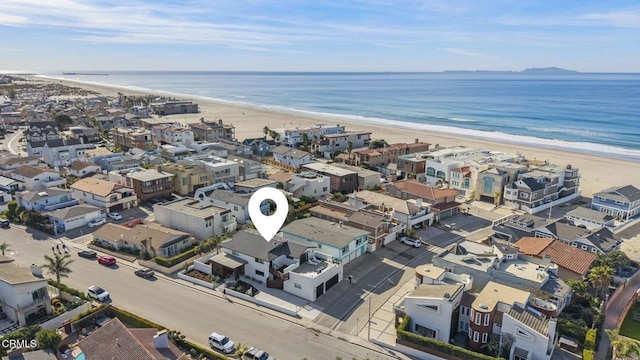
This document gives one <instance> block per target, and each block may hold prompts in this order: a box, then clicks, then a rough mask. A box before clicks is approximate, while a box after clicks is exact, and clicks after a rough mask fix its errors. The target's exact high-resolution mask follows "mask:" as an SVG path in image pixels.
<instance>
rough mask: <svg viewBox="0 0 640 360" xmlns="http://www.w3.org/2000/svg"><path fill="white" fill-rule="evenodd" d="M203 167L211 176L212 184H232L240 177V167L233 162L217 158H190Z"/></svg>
mask: <svg viewBox="0 0 640 360" xmlns="http://www.w3.org/2000/svg"><path fill="white" fill-rule="evenodd" d="M189 160H193V161H195V162H196V163H198V165H199V166H202V167H203V168H204V169H205V171H206V172H207V173H209V175H211V182H212V183H225V184H231V183H235V182H236V181H238V179H239V177H240V165H239V164H238V163H237V162H235V161H231V160H227V159H223V158H221V157H217V156H194V157H191V158H189Z"/></svg>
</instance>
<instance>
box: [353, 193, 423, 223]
mask: <svg viewBox="0 0 640 360" xmlns="http://www.w3.org/2000/svg"><path fill="white" fill-rule="evenodd" d="M347 197H348V198H349V200H348V201H349V204H350V205H351V206H354V207H356V208H363V207H367V206H375V207H377V208H378V209H377V210H379V211H382V212H384V213H387V214H390V216H391V217H392V218H395V219H397V220H398V221H399V222H400V223H402V224H405V225H406V226H407V227H410V226H414V227H417V226H431V224H432V223H433V218H434V214H433V212H432V211H431V205H429V204H428V203H426V202H424V201H422V199H408V200H404V199H397V198H395V197H392V196H388V195H384V194H379V193H376V192H373V191H369V190H363V191H354V192H353V193H352V194H349V195H348V196H347Z"/></svg>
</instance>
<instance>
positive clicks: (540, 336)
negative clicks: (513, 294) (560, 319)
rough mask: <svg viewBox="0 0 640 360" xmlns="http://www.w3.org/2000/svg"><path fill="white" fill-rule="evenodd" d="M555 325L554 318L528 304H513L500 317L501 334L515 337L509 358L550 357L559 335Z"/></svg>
mask: <svg viewBox="0 0 640 360" xmlns="http://www.w3.org/2000/svg"><path fill="white" fill-rule="evenodd" d="M556 326H557V320H556V319H555V318H546V317H545V316H544V315H542V314H541V313H540V312H538V311H537V310H534V309H532V308H531V307H529V306H526V307H522V306H517V305H514V306H513V307H512V308H511V310H509V312H505V313H504V315H503V317H502V334H511V335H513V337H514V339H515V341H514V343H513V345H512V346H511V351H510V353H509V358H510V359H535V360H549V359H551V356H552V355H553V351H554V350H555V347H556V343H557V341H558V337H559V334H558V332H557V331H556ZM502 334H501V335H502Z"/></svg>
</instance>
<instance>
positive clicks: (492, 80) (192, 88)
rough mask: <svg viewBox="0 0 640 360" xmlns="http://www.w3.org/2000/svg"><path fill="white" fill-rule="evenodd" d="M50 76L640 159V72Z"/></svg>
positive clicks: (336, 117)
mask: <svg viewBox="0 0 640 360" xmlns="http://www.w3.org/2000/svg"><path fill="white" fill-rule="evenodd" d="M42 75H45V76H48V77H53V78H59V79H70V80H77V81H83V82H87V83H100V84H109V85H116V86H119V87H122V88H130V89H138V90H141V89H142V90H149V91H157V92H165V93H166V92H168V93H173V94H176V95H179V96H180V97H185V98H190V99H193V100H196V101H197V99H198V98H201V99H214V100H220V101H228V102H234V103H241V104H250V105H254V106H260V107H265V108H272V109H281V110H287V111H290V112H292V116H295V113H296V112H299V113H307V114H308V113H312V114H318V115H323V116H327V117H330V118H335V119H336V120H337V121H339V120H340V119H344V120H348V121H355V122H362V123H372V124H374V123H375V124H382V125H388V126H393V127H403V128H408V129H416V130H428V131H434V132H441V133H447V134H455V135H463V136H469V137H476V138H482V139H487V140H494V141H501V142H508V143H517V144H523V145H534V146H538V147H545V148H554V149H565V150H571V151H577V152H583V153H591V154H595V155H604V156H608V157H614V158H622V159H628V160H634V161H640V74H589V73H568V74H525V73H481V72H473V73H272V72H134V71H131V72H109V75H108V76H95V75H93V76H92V75H62V73H60V72H56V73H53V72H51V73H44V74H42ZM292 121H294V122H295V120H294V119H292ZM410 140H411V139H408V140H407V141H410ZM424 140H425V141H429V140H428V139H424Z"/></svg>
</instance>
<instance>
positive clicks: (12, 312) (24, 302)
mask: <svg viewBox="0 0 640 360" xmlns="http://www.w3.org/2000/svg"><path fill="white" fill-rule="evenodd" d="M39 289H45V291H44V292H43V293H44V298H43V299H41V300H38V301H34V300H33V295H32V293H33V292H35V291H38V290H39ZM46 289H47V280H46V279H45V280H41V281H36V282H30V283H23V284H15V285H11V284H8V283H6V282H4V281H0V294H2V300H3V302H4V305H3V306H2V308H3V311H4V313H5V314H7V316H8V317H9V318H10V319H11V320H13V321H16V322H18V323H19V325H20V326H25V325H26V318H27V316H29V314H31V313H33V312H37V311H38V307H37V306H36V305H37V304H42V306H43V307H44V308H46V309H47V312H51V304H50V302H49V294H48V292H47V291H46ZM18 308H20V310H19V309H18ZM24 309H26V310H24Z"/></svg>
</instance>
